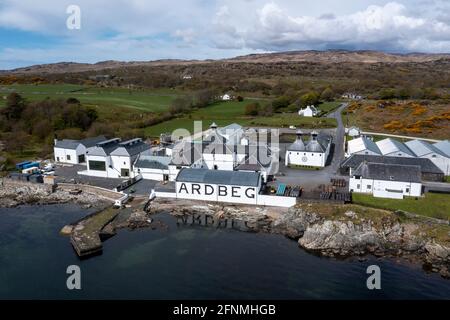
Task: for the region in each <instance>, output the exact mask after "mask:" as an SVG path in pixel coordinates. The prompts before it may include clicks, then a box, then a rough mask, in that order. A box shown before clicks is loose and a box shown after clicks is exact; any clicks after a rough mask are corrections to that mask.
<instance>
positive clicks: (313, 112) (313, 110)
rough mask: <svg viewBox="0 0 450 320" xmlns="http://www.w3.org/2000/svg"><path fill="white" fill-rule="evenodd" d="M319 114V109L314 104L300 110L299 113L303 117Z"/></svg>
mask: <svg viewBox="0 0 450 320" xmlns="http://www.w3.org/2000/svg"><path fill="white" fill-rule="evenodd" d="M317 114H319V110H317V108H316V107H314V106H307V107H306V108H305V109H300V110H299V111H298V115H299V116H303V117H315V116H317Z"/></svg>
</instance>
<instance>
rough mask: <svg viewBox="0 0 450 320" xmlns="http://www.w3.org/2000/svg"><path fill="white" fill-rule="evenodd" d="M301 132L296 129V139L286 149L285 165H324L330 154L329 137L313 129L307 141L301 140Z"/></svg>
mask: <svg viewBox="0 0 450 320" xmlns="http://www.w3.org/2000/svg"><path fill="white" fill-rule="evenodd" d="M303 136H304V134H303V132H302V131H300V130H298V131H297V139H296V140H295V141H294V143H292V144H291V145H290V146H289V147H288V148H287V149H286V155H285V165H286V166H291V165H294V166H295V165H297V166H311V167H325V164H326V161H327V158H328V155H329V154H330V147H331V140H332V139H331V137H330V136H329V135H326V134H319V133H317V131H313V132H311V134H310V139H309V140H308V141H305V140H303Z"/></svg>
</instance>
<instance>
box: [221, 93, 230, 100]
mask: <svg viewBox="0 0 450 320" xmlns="http://www.w3.org/2000/svg"><path fill="white" fill-rule="evenodd" d="M221 98H222V101H230V100H231V95H229V94H228V93H225V94H224V95H223V96H222V97H221Z"/></svg>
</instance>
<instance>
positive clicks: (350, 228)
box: [0, 184, 450, 279]
mask: <svg viewBox="0 0 450 320" xmlns="http://www.w3.org/2000/svg"><path fill="white" fill-rule="evenodd" d="M61 203H76V204H80V205H81V206H83V207H84V208H91V207H95V208H105V207H107V206H108V205H110V203H109V202H107V201H105V200H103V199H102V198H101V197H99V196H97V195H95V194H90V193H86V192H83V193H80V194H72V193H70V192H68V191H65V190H59V189H54V188H51V186H45V185H34V184H28V185H22V186H7V187H5V186H1V187H0V207H16V206H19V205H29V204H38V205H39V204H61ZM120 211H123V214H119V215H118V216H117V217H116V218H115V219H114V220H112V221H111V222H110V223H108V224H107V225H106V226H105V227H104V228H103V229H105V228H106V229H108V228H109V229H111V230H112V232H111V234H115V230H116V229H121V228H129V229H135V228H146V227H150V228H155V227H161V226H156V225H155V223H150V222H149V215H151V214H156V213H162V212H164V213H169V214H171V215H173V216H174V217H176V218H177V219H178V221H179V223H184V224H204V225H210V226H212V227H228V228H230V227H231V228H234V229H237V230H240V231H245V232H267V233H275V234H281V235H284V236H286V237H288V238H290V239H293V240H295V241H297V242H298V245H299V246H300V247H301V248H303V249H305V250H307V251H309V252H312V253H315V254H319V255H322V256H327V257H335V258H348V257H355V256H356V257H363V256H364V255H368V254H371V255H375V256H378V257H402V258H406V259H408V260H409V261H411V262H414V263H419V264H421V265H422V266H423V268H424V269H425V270H426V271H431V272H436V273H439V274H440V275H441V276H442V277H444V278H448V279H450V226H449V225H448V224H446V223H443V222H439V221H434V220H433V219H427V218H424V217H417V216H409V215H407V214H404V213H399V212H396V213H394V212H389V211H385V210H379V209H371V208H365V207H361V206H356V205H334V204H318V203H301V204H299V205H297V206H295V207H293V208H289V209H286V208H278V207H258V206H245V205H231V204H226V205H222V204H217V203H207V202H198V201H190V200H175V199H155V200H153V202H152V204H151V206H150V212H149V213H146V212H143V211H142V210H139V209H136V208H134V209H133V208H129V209H128V210H120Z"/></svg>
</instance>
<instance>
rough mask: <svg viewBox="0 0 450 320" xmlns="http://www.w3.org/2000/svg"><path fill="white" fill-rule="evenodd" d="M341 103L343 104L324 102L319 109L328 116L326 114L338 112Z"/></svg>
mask: <svg viewBox="0 0 450 320" xmlns="http://www.w3.org/2000/svg"><path fill="white" fill-rule="evenodd" d="M341 103H342V102H340V101H330V102H323V103H321V104H319V105H318V106H317V108H318V109H319V110H320V111H324V112H326V113H325V115H326V114H329V113H330V112H332V111H334V110H336V109H337V108H338V107H339V106H340V105H341Z"/></svg>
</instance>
